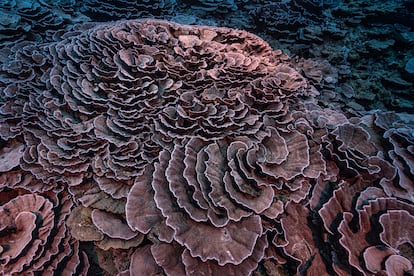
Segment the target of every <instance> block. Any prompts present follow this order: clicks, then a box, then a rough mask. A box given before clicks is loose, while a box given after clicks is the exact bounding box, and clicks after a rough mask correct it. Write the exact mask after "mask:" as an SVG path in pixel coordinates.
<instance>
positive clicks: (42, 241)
mask: <svg viewBox="0 0 414 276" xmlns="http://www.w3.org/2000/svg"><path fill="white" fill-rule="evenodd" d="M1 193H2V195H3V196H6V197H7V198H12V199H11V200H10V201H8V202H1V204H2V205H1V207H0V233H1V237H0V248H1V250H0V259H1V265H0V267H1V270H2V272H3V273H5V274H7V275H18V274H24V273H50V274H53V273H57V272H58V271H59V272H61V273H65V274H67V275H75V274H78V273H86V271H87V270H88V267H89V262H88V258H87V257H86V254H82V253H81V252H80V251H79V243H78V241H77V240H75V239H74V238H72V237H71V236H70V235H69V233H68V230H67V227H66V225H65V219H66V217H67V216H68V214H69V212H70V209H71V207H72V205H73V203H72V201H71V199H70V197H69V196H68V195H67V193H59V194H54V193H48V194H34V193H27V191H25V190H11V191H8V192H7V191H6V190H3V191H1ZM20 194H21V195H20Z"/></svg>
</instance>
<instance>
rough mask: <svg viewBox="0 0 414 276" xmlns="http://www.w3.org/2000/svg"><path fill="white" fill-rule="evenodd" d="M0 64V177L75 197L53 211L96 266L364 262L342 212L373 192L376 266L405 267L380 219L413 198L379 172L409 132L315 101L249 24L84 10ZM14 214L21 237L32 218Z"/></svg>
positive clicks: (293, 267) (230, 271) (351, 211)
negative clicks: (55, 36) (54, 36)
mask: <svg viewBox="0 0 414 276" xmlns="http://www.w3.org/2000/svg"><path fill="white" fill-rule="evenodd" d="M88 27H89V28H88ZM80 30H82V31H80ZM0 77H1V78H0V84H1V86H0V96H1V97H0V129H1V132H0V137H1V140H0V142H1V150H0V158H1V159H2V160H7V162H6V161H2V162H0V188H1V189H3V190H4V191H8V190H10V189H13V190H15V189H25V190H27V191H30V192H31V193H34V194H35V196H39V195H42V194H44V193H48V191H59V192H62V193H63V194H65V195H67V194H68V193H69V194H70V195H71V196H72V199H73V201H74V202H73V203H75V204H76V205H78V206H76V207H75V208H73V209H72V211H71V212H72V213H71V214H70V215H68V214H66V213H65V215H64V216H62V217H63V220H64V221H65V223H66V224H65V227H66V226H67V227H68V228H69V229H70V232H71V235H72V236H73V237H74V238H75V239H76V240H78V241H81V242H87V243H89V244H92V243H93V248H92V249H91V250H92V251H94V253H91V254H96V255H97V259H98V263H99V266H100V267H101V269H103V270H105V271H106V272H107V273H108V274H118V273H119V274H121V275H123V274H128V273H132V274H134V273H135V274H151V273H166V274H170V275H176V274H184V273H186V274H188V275H197V274H203V273H204V274H206V275H248V274H251V273H252V272H253V271H254V270H255V269H257V267H258V266H259V265H261V264H262V262H263V261H264V260H266V261H267V262H273V263H274V264H275V265H280V266H284V267H285V268H286V269H287V270H288V272H290V273H292V274H293V273H303V272H308V273H310V274H312V273H316V272H315V271H323V270H326V271H327V273H332V272H333V271H340V270H341V269H343V270H345V271H359V272H361V273H362V272H364V271H365V269H366V267H361V266H360V264H359V263H358V261H357V260H359V259H361V258H364V257H366V258H367V259H369V258H371V256H372V254H376V253H375V252H374V249H369V250H370V251H369V253H370V254H371V255H369V254H368V253H366V254H365V253H364V252H363V251H364V250H365V249H366V248H368V247H370V248H371V246H376V245H378V244H377V243H372V244H371V243H370V244H362V243H361V244H360V245H359V246H360V247H358V248H354V247H352V245H350V244H349V237H353V236H355V237H358V238H364V235H365V234H367V232H364V231H365V228H363V227H361V229H360V230H361V231H360V232H358V231H356V232H355V231H354V233H353V234H351V233H350V232H349V231H348V230H349V229H348V228H349V227H350V226H348V224H349V222H350V220H349V219H350V218H352V216H353V217H355V219H354V220H357V219H360V220H362V219H363V218H362V217H363V216H366V215H365V213H367V214H368V215H375V214H376V213H373V211H369V210H368V209H367V208H368V207H364V206H366V204H367V203H365V201H369V204H374V202H382V201H383V200H385V201H387V202H388V201H390V202H391V201H392V202H394V201H395V202H398V204H396V205H395V206H396V207H387V206H386V207H381V208H382V209H381V212H382V211H384V212H388V213H387V215H386V216H385V215H384V216H383V217H381V218H380V219H379V221H378V220H377V222H376V223H377V224H380V225H382V226H383V228H384V234H378V233H371V232H369V234H370V235H371V234H372V235H373V236H375V235H376V236H380V238H381V240H382V243H383V244H382V245H386V246H388V247H387V248H390V249H389V250H391V251H392V250H394V251H392V252H394V253H393V254H392V255H393V256H391V255H389V256H388V255H387V256H386V257H384V258H387V260H386V262H388V266H389V267H390V266H393V264H394V263H403V268H401V267H400V268H398V269H400V270H398V271H401V269H402V270H409V269H410V263H409V262H410V261H411V260H409V259H407V258H406V257H404V256H402V255H401V254H398V252H397V249H398V247H399V246H401V244H400V243H398V242H396V241H395V239H394V238H393V237H389V236H387V235H388V233H387V231H389V230H387V229H390V228H391V225H392V224H393V222H394V221H395V220H396V219H398V218H406V219H409V220H411V217H412V214H411V213H410V210H411V209H410V208H412V207H411V206H412V205H411V203H407V202H403V201H402V200H407V199H408V198H402V199H401V200H400V199H394V198H391V194H390V190H389V189H388V190H387V189H386V188H384V189H381V188H380V187H388V186H387V185H390V183H394V182H395V183H396V182H397V181H396V180H395V176H396V168H397V171H398V172H400V171H401V170H402V169H399V164H400V163H401V162H402V161H401V160H403V159H404V160H405V162H406V164H408V166H410V164H411V163H410V162H411V159H410V157H409V155H410V153H409V152H410V151H411V150H412V149H411V147H408V148H407V151H404V150H403V149H402V147H401V146H400V144H399V143H397V142H395V141H401V139H400V138H398V137H400V136H401V135H400V134H398V135H399V136H398V137H397V138H396V137H395V136H393V134H395V131H397V130H395V131H394V132H393V131H392V130H388V132H386V133H387V134H386V135H385V136H384V137H386V138H389V141H390V143H391V144H392V145H394V150H391V151H390V152H389V154H388V155H386V154H385V152H384V151H383V150H382V149H381V148H378V147H377V146H376V145H375V144H374V143H373V141H372V139H371V138H372V137H371V135H372V134H371V130H367V126H366V125H364V122H362V121H361V120H359V119H356V118H348V117H347V116H345V115H344V114H343V113H341V112H339V111H335V110H330V109H322V108H320V107H319V106H318V105H317V104H316V103H317V102H316V100H315V96H316V95H317V94H318V92H317V91H316V89H315V88H314V87H313V86H312V85H310V84H309V82H308V81H307V80H306V79H305V78H304V77H303V76H302V75H301V74H300V73H299V72H297V71H296V70H295V69H294V68H293V67H292V66H291V65H290V64H289V62H288V58H287V57H286V56H285V55H283V54H282V53H281V52H280V51H273V50H272V49H271V48H270V47H269V45H268V44H267V43H266V42H264V41H263V40H261V39H260V38H258V37H257V36H254V35H252V34H250V33H248V32H245V31H238V30H233V29H228V28H216V27H207V26H185V25H179V24H175V23H171V22H166V21H159V20H137V21H120V22H114V23H110V24H96V25H88V26H85V27H79V30H74V31H73V32H70V33H68V34H66V35H65V36H64V37H63V40H62V41H60V42H54V43H49V44H42V45H27V46H25V47H22V48H21V49H20V50H19V51H18V52H17V53H16V54H15V56H14V58H13V59H11V61H10V62H7V64H6V66H4V67H3V68H2V70H1V71H0ZM398 131H400V130H398ZM398 131H397V132H398ZM398 133H400V132H398ZM375 137H376V136H375ZM410 139H411V138H410ZM410 139H408V138H407V139H406V140H404V145H406V144H410V143H412V140H410ZM395 156H399V158H396V157H395ZM407 156H408V157H407ZM389 157H391V158H392V159H395V160H396V161H395V162H394V163H393V165H392V164H391V163H390V162H388V161H387V160H386V159H387V158H389ZM390 161H391V160H390ZM391 162H392V161H391ZM401 166H402V167H404V166H405V165H401ZM405 171H406V170H405ZM399 175H400V178H403V175H402V173H400V174H399ZM371 186H375V188H374V187H371ZM62 190H63V191H62ZM406 190H408V189H406ZM371 191H372V192H373V193H374V194H375V195H376V196H377V197H378V198H381V200H380V199H378V200H377V199H371V198H369V197H368V193H369V192H371ZM359 194H361V196H360V199H359V200H360V201H361V202H360V204H359V205H357V206H362V207H364V208H365V209H367V210H365V209H364V211H360V210H358V214H359V217H358V218H357V216H356V212H355V206H354V205H353V201H354V200H356V197H358V196H359ZM354 195H358V196H356V197H354ZM27 200H28V196H22V201H23V202H24V201H27ZM68 200H69V199H68ZM364 200H365V201H364ZM400 202H401V203H400ZM73 203H72V204H73ZM59 204H60V205H61V204H63V201H56V206H60V205H59ZM393 206H394V205H393ZM407 206H408V207H407ZM370 208H371V207H370ZM372 208H373V207H372ZM372 208H371V209H372ZM58 210H62V209H58ZM394 211H395V212H394ZM364 212H365V213H364ZM375 212H377V213H378V212H380V211H375ZM23 213H24V214H22V215H21V216H24V217H25V219H27V220H28V221H29V219H30V220H31V221H33V220H35V217H34V216H33V215H32V214H31V213H30V212H27V211H24V212H23ZM342 214H344V215H343V219H342V218H341V220H339V221H338V220H337V217H338V215H339V216H340V215H342ZM14 223H15V224H16V225H18V227H20V228H21V229H23V230H24V231H22V233H19V235H21V236H19V237H21V240H22V244H23V245H22V246H21V247H22V248H23V247H25V246H26V245H27V244H29V243H30V240H31V236H30V232H31V231H32V230H33V229H34V226H33V223H31V224H30V223H29V224H28V225H23V224H22V223H21V219H20V217H19V219H18V220H17V221H16V222H14ZM374 223H375V222H374ZM54 233H55V232H53V234H54ZM355 233H356V234H355ZM144 235H145V237H146V240H145V242H144V243H142V244H141V242H142V240H143V238H144ZM324 235H326V236H329V237H330V238H331V241H325V240H323V238H322V237H323V236H324ZM401 235H402V236H403V235H405V236H404V237H405V238H406V236H407V235H406V234H404V233H402V231H401ZM408 236H409V235H408ZM338 237H339V238H338ZM335 239H336V240H335ZM338 239H339V240H338ZM406 239H408V238H406ZM78 241H76V243H77V242H78ZM408 243H410V242H408ZM332 244H333V245H338V244H340V246H341V247H338V248H339V249H338V250H332V251H329V250H327V248H329V247H330V246H331V245H332ZM363 246H365V247H363ZM16 250H17V251H19V250H20V249H16ZM47 250H48V249H45V251H47ZM20 251H21V250H20ZM391 251H390V252H391ZM5 252H6V254H10V252H9V253H7V251H5ZM48 254H49V253H48ZM50 254H51V253H50ZM341 254H343V255H344V256H347V260H348V261H342V259H341V262H337V261H336V258H337V256H339V255H341ZM13 256H14V257H15V258H18V257H19V256H20V255H18V254H17V255H16V254H13ZM400 257H401V258H402V257H404V258H405V259H401V258H400ZM21 258H22V260H21V262H26V263H30V262H31V261H30V260H27V259H26V257H23V256H22V257H21ZM396 258H397V259H396ZM19 262H20V260H19ZM85 263H86V261H85ZM332 263H333V264H332ZM385 266H387V265H385ZM372 269H374V268H372ZM372 269H371V270H372ZM381 269H383V270H385V271H391V270H389V269H394V268H387V267H383V268H381ZM395 271H397V268H395Z"/></svg>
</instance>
